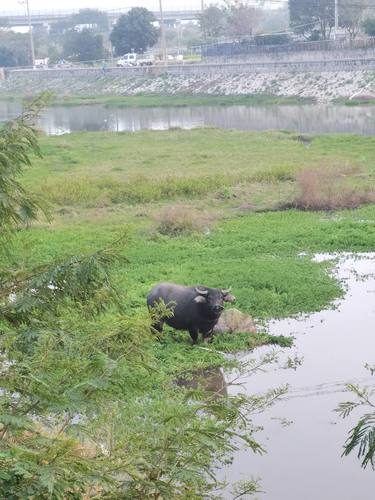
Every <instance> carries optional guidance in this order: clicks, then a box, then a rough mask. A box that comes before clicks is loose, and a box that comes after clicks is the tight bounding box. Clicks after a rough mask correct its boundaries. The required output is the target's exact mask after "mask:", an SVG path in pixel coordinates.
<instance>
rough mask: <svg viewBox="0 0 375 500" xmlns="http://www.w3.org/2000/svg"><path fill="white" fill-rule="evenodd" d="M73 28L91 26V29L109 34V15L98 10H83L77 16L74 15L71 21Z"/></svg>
mask: <svg viewBox="0 0 375 500" xmlns="http://www.w3.org/2000/svg"><path fill="white" fill-rule="evenodd" d="M70 23H71V27H72V28H74V27H76V26H79V25H80V24H81V25H82V24H83V25H85V24H87V25H90V29H92V30H94V31H98V32H100V33H103V32H107V31H108V29H109V19H108V15H107V14H106V13H105V12H103V11H101V10H97V9H81V10H80V11H79V12H78V13H77V14H73V15H72V16H71V19H70Z"/></svg>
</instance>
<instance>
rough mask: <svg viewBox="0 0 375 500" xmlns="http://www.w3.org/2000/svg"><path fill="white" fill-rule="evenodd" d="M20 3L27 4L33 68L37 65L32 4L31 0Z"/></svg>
mask: <svg viewBox="0 0 375 500" xmlns="http://www.w3.org/2000/svg"><path fill="white" fill-rule="evenodd" d="M18 3H20V4H21V5H25V4H26V11H27V19H28V22H29V36H30V52H31V63H32V66H33V68H34V67H35V48H34V35H33V25H32V24H31V15H30V6H29V0H21V1H19V2H18Z"/></svg>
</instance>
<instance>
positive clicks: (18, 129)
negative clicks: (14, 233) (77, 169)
mask: <svg viewBox="0 0 375 500" xmlns="http://www.w3.org/2000/svg"><path fill="white" fill-rule="evenodd" d="M47 98H48V96H47V95H46V94H41V95H40V96H39V97H38V98H36V99H35V100H34V101H32V102H31V103H30V104H28V106H27V107H26V109H25V112H24V113H23V114H22V115H21V116H20V117H19V118H17V119H15V120H13V121H10V122H8V123H6V124H5V126H4V127H3V128H2V129H1V130H0V236H2V237H4V236H5V235H8V236H9V231H10V230H11V228H12V227H14V226H19V225H22V224H25V223H28V222H30V221H32V220H35V219H36V217H37V214H38V212H39V211H40V210H42V211H43V212H45V213H46V209H45V206H44V204H43V203H42V202H41V201H40V200H37V199H36V198H35V197H34V196H33V195H32V194H30V193H28V192H27V191H26V190H25V189H24V187H23V186H22V185H21V183H20V180H19V177H20V175H21V174H22V172H23V169H24V168H26V167H30V166H31V160H30V153H33V154H35V155H37V156H40V148H39V145H38V133H37V130H36V129H35V127H34V124H35V121H36V119H37V117H38V116H39V113H40V110H41V108H42V107H43V105H44V104H45V102H46V100H47Z"/></svg>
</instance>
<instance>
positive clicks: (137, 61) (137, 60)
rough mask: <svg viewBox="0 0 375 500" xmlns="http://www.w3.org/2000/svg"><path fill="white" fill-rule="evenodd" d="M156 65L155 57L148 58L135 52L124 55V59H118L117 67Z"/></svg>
mask: <svg viewBox="0 0 375 500" xmlns="http://www.w3.org/2000/svg"><path fill="white" fill-rule="evenodd" d="M152 64H154V58H153V56H149V57H146V56H144V55H143V54H141V55H139V54H136V53H135V52H132V53H129V54H124V55H123V56H122V57H120V58H119V59H117V63H116V65H117V67H119V68H126V67H129V66H151V65H152Z"/></svg>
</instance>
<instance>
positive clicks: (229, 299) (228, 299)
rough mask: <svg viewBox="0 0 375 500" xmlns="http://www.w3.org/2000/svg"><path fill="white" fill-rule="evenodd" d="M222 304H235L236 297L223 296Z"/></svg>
mask: <svg viewBox="0 0 375 500" xmlns="http://www.w3.org/2000/svg"><path fill="white" fill-rule="evenodd" d="M223 300H224V302H232V303H233V302H236V297H235V296H234V295H229V294H228V295H225V296H224V298H223Z"/></svg>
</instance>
